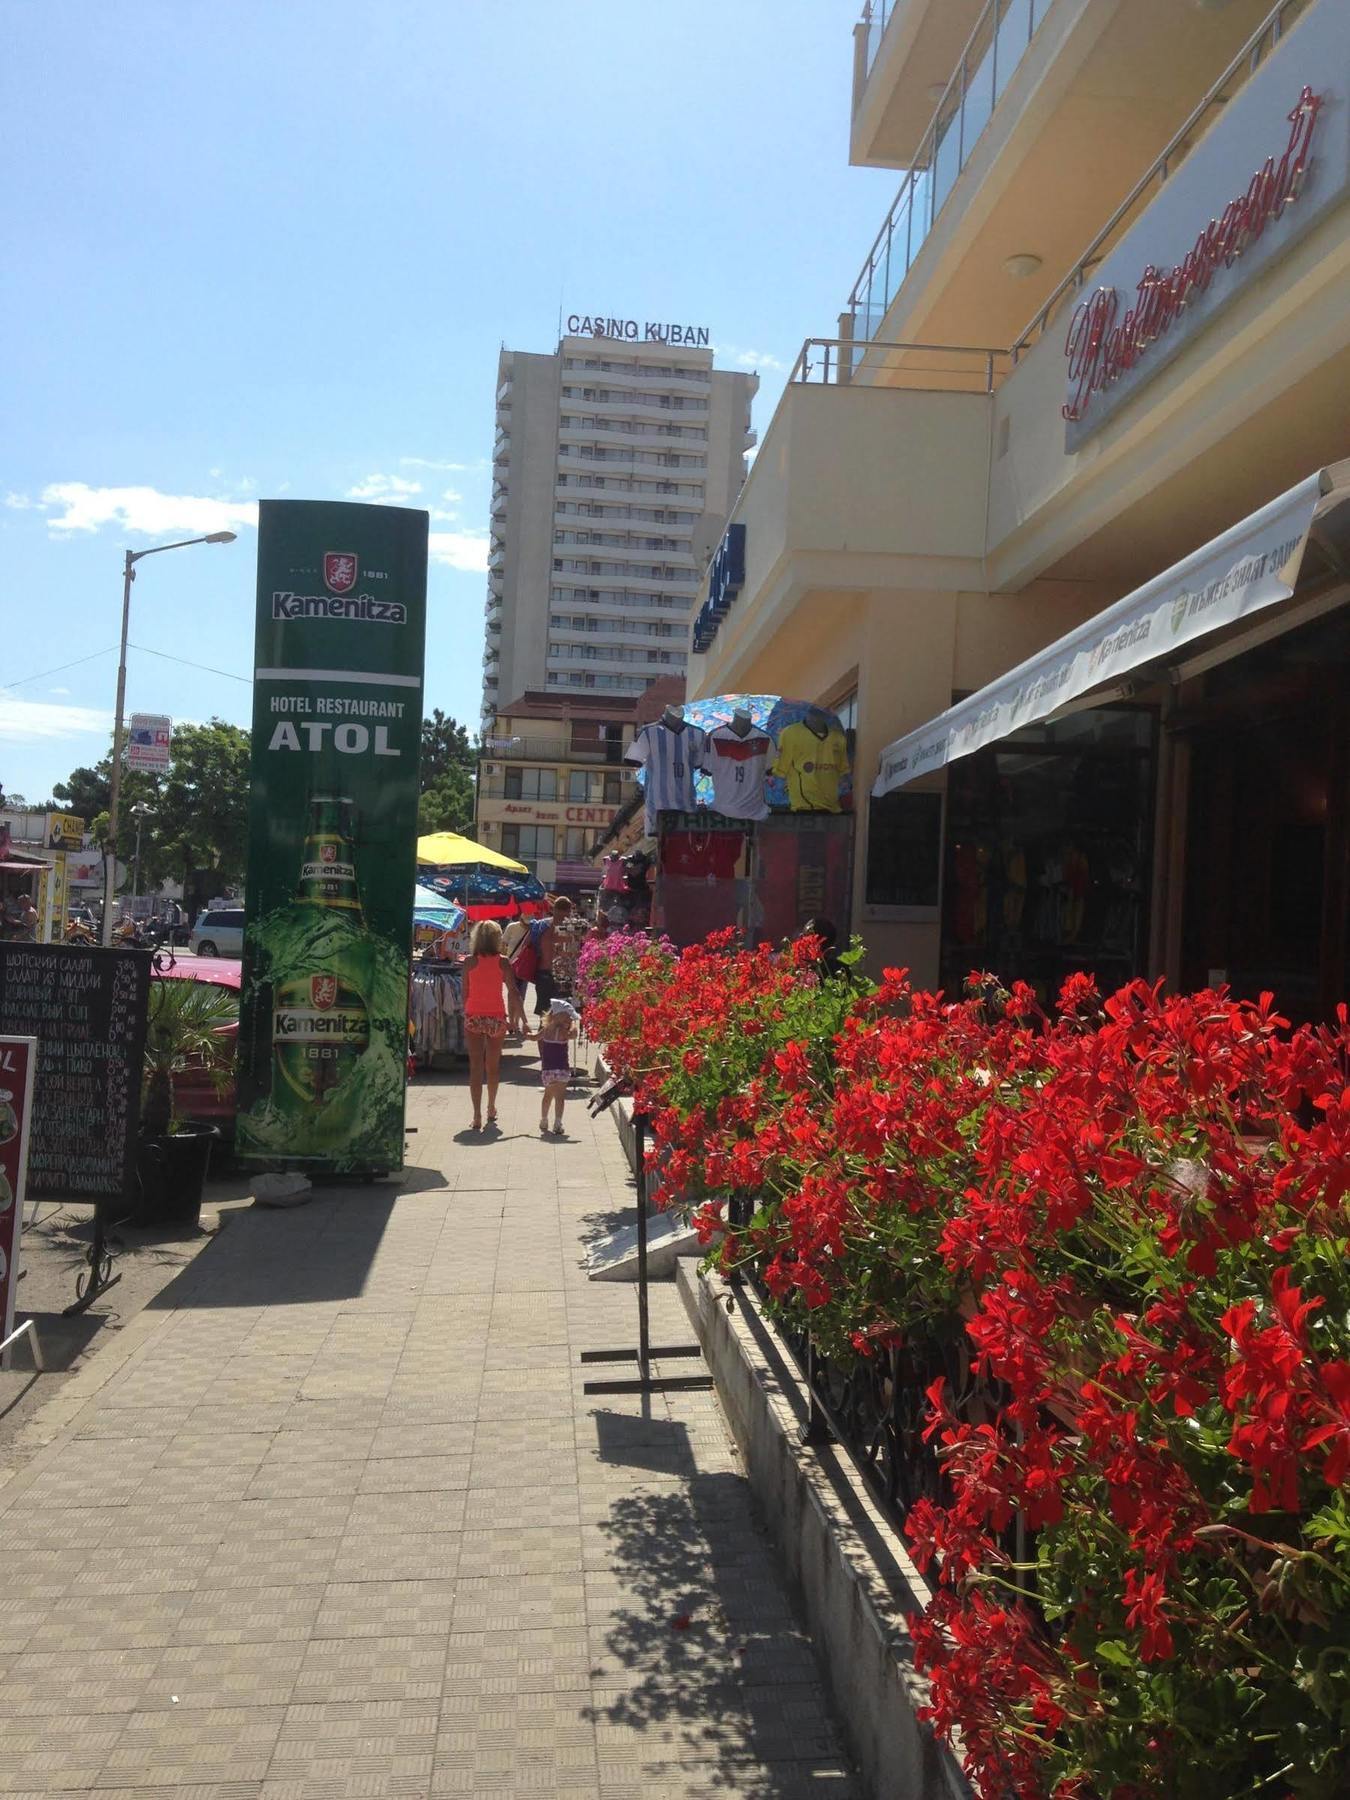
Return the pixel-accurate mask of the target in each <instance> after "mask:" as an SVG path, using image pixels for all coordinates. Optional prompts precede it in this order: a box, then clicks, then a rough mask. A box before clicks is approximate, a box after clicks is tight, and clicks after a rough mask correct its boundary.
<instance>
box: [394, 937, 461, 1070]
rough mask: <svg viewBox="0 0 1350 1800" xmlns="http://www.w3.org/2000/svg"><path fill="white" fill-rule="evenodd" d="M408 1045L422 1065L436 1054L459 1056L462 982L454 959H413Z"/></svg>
mask: <svg viewBox="0 0 1350 1800" xmlns="http://www.w3.org/2000/svg"><path fill="white" fill-rule="evenodd" d="M408 1024H409V1026H410V1028H411V1037H410V1039H409V1048H410V1051H411V1054H412V1056H413V1057H414V1058H415V1060H416V1061H417V1062H418V1063H419V1064H420V1065H421V1066H422V1067H423V1068H429V1067H430V1066H431V1062H432V1059H433V1058H434V1057H437V1056H463V1055H464V1053H465V1045H464V984H463V980H462V978H461V975H460V970H459V965H458V963H450V962H425V961H424V962H415V963H414V964H413V965H412V981H411V983H410V985H409V989H408Z"/></svg>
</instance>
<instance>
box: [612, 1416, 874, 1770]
mask: <svg viewBox="0 0 1350 1800" xmlns="http://www.w3.org/2000/svg"><path fill="white" fill-rule="evenodd" d="M596 1428H597V1435H598V1439H599V1448H600V1454H601V1458H602V1460H603V1461H605V1462H607V1463H614V1464H628V1465H631V1466H633V1467H635V1468H637V1469H640V1470H646V1471H648V1472H651V1473H655V1474H661V1475H667V1476H676V1477H680V1478H682V1481H681V1485H679V1486H677V1487H672V1486H667V1487H665V1488H663V1489H662V1490H661V1491H658V1492H650V1491H649V1492H645V1493H644V1492H638V1493H635V1494H632V1495H628V1496H625V1497H623V1498H621V1499H618V1500H615V1501H614V1502H613V1503H612V1505H611V1507H610V1511H609V1516H608V1518H607V1519H606V1520H605V1521H604V1522H603V1523H602V1524H601V1526H600V1530H601V1532H602V1533H603V1534H604V1536H605V1538H606V1540H607V1541H608V1545H609V1549H610V1559H609V1563H608V1568H609V1572H610V1573H611V1574H613V1575H615V1576H617V1577H618V1579H619V1584H620V1589H621V1594H622V1596H623V1600H624V1602H625V1603H623V1604H619V1605H617V1606H616V1607H615V1608H614V1609H613V1611H612V1612H611V1614H610V1621H609V1624H608V1626H607V1628H606V1629H605V1632H604V1652H605V1661H602V1663H601V1664H600V1666H598V1667H596V1668H594V1669H593V1670H592V1671H591V1681H592V1689H593V1692H594V1693H595V1695H596V1698H595V1700H594V1702H593V1703H592V1705H591V1706H590V1707H589V1708H587V1709H586V1712H585V1715H584V1716H585V1717H587V1718H588V1719H589V1720H590V1721H591V1722H593V1723H595V1724H597V1725H611V1726H618V1727H621V1728H624V1729H625V1730H627V1731H629V1732H632V1733H634V1734H636V1736H635V1741H634V1744H633V1749H632V1759H633V1761H634V1763H635V1764H641V1765H642V1767H643V1769H644V1772H645V1773H647V1774H648V1775H649V1776H650V1778H651V1779H652V1780H653V1782H655V1781H656V1780H657V1779H658V1778H659V1777H660V1776H661V1775H663V1774H664V1775H666V1776H668V1775H669V1773H670V1771H671V1769H672V1768H673V1767H678V1768H679V1769H680V1771H681V1774H682V1775H683V1776H688V1775H689V1774H691V1773H692V1772H693V1771H697V1772H698V1775H699V1776H700V1777H701V1779H702V1781H703V1782H705V1783H706V1784H707V1785H708V1786H711V1787H717V1788H725V1789H726V1790H727V1791H728V1792H730V1793H735V1794H737V1795H747V1796H751V1795H752V1796H755V1800H773V1797H776V1796H777V1797H782V1800H787V1796H789V1795H791V1796H794V1797H795V1796H799V1795H801V1794H803V1793H805V1792H806V1791H807V1789H808V1787H809V1788H811V1789H812V1791H814V1788H813V1784H812V1782H811V1775H812V1773H815V1772H818V1773H819V1774H820V1775H821V1776H822V1784H821V1785H822V1791H825V1790H828V1791H830V1792H834V1793H838V1792H840V1791H841V1789H845V1788H846V1789H847V1790H848V1791H850V1792H851V1791H852V1790H851V1787H849V1785H848V1783H847V1778H846V1776H845V1775H844V1774H843V1765H842V1763H841V1761H840V1751H839V1747H838V1744H837V1742H836V1740H835V1737H834V1733H833V1730H832V1727H831V1726H830V1724H829V1722H828V1719H827V1718H826V1717H825V1715H824V1712H823V1702H822V1699H821V1690H820V1686H819V1675H818V1672H817V1670H816V1666H815V1661H814V1656H813V1653H812V1650H811V1646H810V1643H809V1641H808V1639H807V1638H806V1637H805V1634H804V1633H802V1632H801V1631H800V1630H799V1629H798V1627H797V1625H796V1622H795V1620H794V1619H793V1616H792V1612H791V1608H790V1605H789V1603H788V1601H787V1598H786V1594H785V1591H784V1589H783V1588H782V1586H781V1584H780V1581H779V1579H778V1574H777V1570H776V1568H775V1567H774V1566H773V1565H772V1562H771V1560H770V1559H771V1552H770V1551H769V1550H768V1548H767V1545H766V1543H765V1541H764V1539H763V1536H762V1533H761V1532H760V1530H759V1528H758V1527H757V1526H756V1524H755V1522H754V1520H753V1518H752V1515H751V1511H750V1503H749V1498H748V1494H747V1490H746V1486H745V1482H744V1481H743V1480H742V1478H741V1477H740V1476H739V1475H736V1474H732V1473H716V1474H700V1473H698V1471H697V1465H696V1462H695V1458H694V1453H693V1450H692V1448H691V1446H690V1443H689V1437H688V1433H687V1431H686V1429H685V1427H684V1425H683V1424H681V1423H680V1422H679V1421H678V1420H671V1419H666V1418H657V1417H654V1416H646V1417H642V1418H636V1417H632V1416H629V1415H621V1414H605V1413H600V1414H597V1415H596ZM648 1735H649V1736H650V1744H651V1748H650V1751H649V1752H648V1754H647V1755H646V1756H644V1752H643V1738H644V1736H648ZM672 1757H674V1758H676V1759H677V1760H676V1761H675V1762H674V1763H672ZM804 1784H805V1785H804Z"/></svg>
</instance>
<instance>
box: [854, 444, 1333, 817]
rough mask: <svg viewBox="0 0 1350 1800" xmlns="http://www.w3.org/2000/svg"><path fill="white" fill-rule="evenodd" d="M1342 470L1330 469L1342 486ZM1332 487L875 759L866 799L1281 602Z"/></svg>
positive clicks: (1183, 565) (1123, 605)
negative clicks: (877, 766)
mask: <svg viewBox="0 0 1350 1800" xmlns="http://www.w3.org/2000/svg"><path fill="white" fill-rule="evenodd" d="M1344 473H1345V465H1344V464H1337V465H1336V476H1337V477H1342V476H1343V475H1344ZM1335 486H1336V480H1335V479H1334V478H1333V476H1332V475H1331V474H1330V473H1329V472H1328V471H1327V470H1326V469H1319V470H1318V472H1317V473H1316V474H1315V475H1310V476H1309V477H1308V479H1307V480H1306V481H1301V482H1300V483H1299V484H1298V486H1297V487H1295V488H1290V490H1289V492H1288V493H1287V494H1282V495H1281V496H1280V498H1279V499H1278V500H1272V501H1271V502H1270V504H1269V505H1268V506H1263V507H1262V508H1261V510H1260V512H1255V513H1252V514H1251V516H1250V517H1249V518H1246V519H1244V520H1243V521H1242V523H1241V524H1240V525H1235V526H1233V528H1232V529H1231V530H1230V531H1225V532H1224V534H1223V536H1222V537H1217V538H1214V539H1213V540H1212V542H1210V543H1208V544H1206V545H1205V546H1204V548H1203V549H1201V550H1197V551H1196V552H1195V554H1194V555H1193V556H1188V557H1187V558H1186V559H1185V560H1184V561H1183V562H1179V563H1176V564H1174V565H1173V566H1172V568H1170V569H1168V570H1167V571H1166V573H1165V574H1162V575H1158V576H1155V578H1154V579H1153V580H1152V581H1150V582H1148V583H1147V585H1146V586H1144V587H1141V588H1136V589H1135V591H1134V593H1132V594H1127V595H1126V596H1125V598H1124V599H1123V600H1118V601H1117V602H1116V604H1115V605H1114V606H1109V607H1107V609H1106V611H1105V612H1102V613H1098V614H1097V616H1096V617H1095V618H1093V619H1089V620H1088V621H1087V623H1086V624H1084V625H1079V626H1078V627H1077V628H1076V629H1075V630H1073V631H1071V632H1069V633H1067V635H1066V636H1064V637H1062V638H1060V639H1059V640H1058V641H1057V642H1056V643H1053V644H1051V645H1050V646H1049V647H1048V648H1047V649H1045V650H1041V651H1039V652H1038V653H1037V654H1036V655H1035V656H1032V657H1028V659H1027V660H1026V662H1024V663H1020V664H1019V665H1018V667H1017V668H1015V669H1012V670H1011V671H1010V672H1009V673H1008V674H1007V675H1002V676H1000V677H999V679H998V680H997V681H991V682H990V683H989V685H988V687H984V688H981V689H980V691H979V692H978V693H977V694H972V695H971V696H970V698H969V699H968V700H962V701H961V702H960V703H959V704H958V705H956V706H953V707H949V708H948V710H947V711H946V712H945V713H941V714H940V715H939V716H938V717H937V718H936V719H932V720H930V721H929V723H928V724H927V725H924V726H922V727H921V728H920V729H919V730H918V731H911V732H909V733H908V734H907V735H906V736H905V737H902V738H897V739H896V740H895V742H894V743H893V744H889V745H888V746H887V747H886V749H885V750H883V751H882V753H881V767H880V769H879V771H878V774H877V778H876V780H875V782H874V783H873V784H872V792H873V793H874V794H878V795H879V794H889V793H891V792H892V790H893V789H895V788H898V787H904V785H905V783H906V782H909V781H914V780H916V779H917V778H918V777H919V776H920V775H927V774H930V773H931V772H932V771H933V770H934V769H940V768H942V767H943V766H944V765H945V764H946V763H949V762H955V761H956V759H957V757H959V756H969V755H970V754H971V753H972V752H973V751H975V750H981V749H983V748H984V746H985V745H986V744H993V743H997V742H998V740H999V739H1000V738H1005V737H1007V736H1008V735H1009V733H1010V732H1014V731H1019V730H1021V728H1022V727H1023V726H1025V725H1032V724H1035V722H1036V721H1037V720H1038V719H1046V718H1049V716H1050V715H1051V714H1052V713H1054V712H1058V710H1059V709H1060V707H1062V706H1066V705H1067V704H1068V703H1069V701H1071V700H1076V699H1078V697H1079V696H1080V695H1082V694H1087V693H1090V692H1091V691H1092V689H1093V688H1097V687H1101V686H1102V685H1103V684H1104V683H1108V682H1110V681H1113V680H1116V679H1118V678H1119V677H1120V676H1122V675H1125V674H1128V672H1129V671H1130V670H1131V669H1137V668H1139V667H1141V666H1142V665H1143V664H1144V663H1152V662H1159V661H1160V660H1162V659H1163V658H1165V657H1166V656H1168V655H1170V654H1171V653H1172V652H1173V651H1175V650H1178V649H1180V647H1181V646H1182V645H1183V644H1189V643H1191V642H1192V641H1193V640H1194V639H1196V638H1198V637H1204V636H1205V635H1206V634H1207V633H1209V632H1211V631H1217V630H1218V629H1219V627H1220V626H1222V625H1231V624H1233V623H1234V621H1235V620H1238V619H1242V618H1245V617H1246V616H1247V615H1248V614H1249V613H1254V612H1259V611H1260V610H1261V608H1262V607H1266V606H1274V605H1276V604H1277V603H1278V602H1279V601H1281V600H1287V599H1288V598H1289V597H1290V595H1291V594H1292V593H1293V591H1294V584H1295V583H1296V582H1297V580H1298V571H1299V565H1300V564H1301V563H1302V561H1303V552H1304V550H1305V548H1306V547H1307V542H1308V531H1309V528H1310V527H1311V525H1312V521H1313V515H1314V513H1315V512H1316V510H1317V507H1318V502H1319V500H1321V498H1322V496H1323V495H1324V494H1327V493H1329V492H1330V491H1331V490H1332V488H1333V487H1335Z"/></svg>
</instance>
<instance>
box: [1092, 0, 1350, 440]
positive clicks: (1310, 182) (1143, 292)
mask: <svg viewBox="0 0 1350 1800" xmlns="http://www.w3.org/2000/svg"><path fill="white" fill-rule="evenodd" d="M1347 69H1350V7H1346V6H1319V7H1313V8H1311V9H1309V10H1308V11H1307V13H1306V14H1305V15H1304V16H1303V17H1301V18H1299V20H1298V21H1297V25H1296V28H1292V29H1290V30H1288V31H1286V32H1285V34H1284V35H1283V36H1282V37H1281V39H1280V41H1279V43H1278V44H1277V45H1276V46H1275V48H1274V49H1273V50H1272V51H1271V53H1270V54H1269V55H1268V56H1267V57H1266V58H1265V60H1264V61H1263V62H1262V64H1261V66H1260V68H1258V69H1257V70H1256V71H1255V73H1253V74H1252V75H1251V76H1250V78H1249V79H1248V80H1247V81H1246V82H1245V83H1244V84H1243V85H1242V87H1241V88H1239V90H1238V91H1237V92H1236V93H1235V94H1234V95H1233V97H1232V98H1231V99H1230V100H1229V101H1228V103H1227V104H1226V105H1225V106H1224V108H1223V112H1222V115H1221V116H1220V117H1219V118H1217V119H1216V120H1215V122H1214V123H1213V124H1212V125H1211V127H1210V129H1209V130H1208V131H1207V132H1206V133H1205V134H1204V136H1203V137H1202V138H1201V139H1200V141H1199V142H1198V143H1197V144H1196V146H1195V148H1194V149H1193V150H1191V151H1190V153H1189V154H1188V155H1187V156H1186V157H1185V158H1184V160H1182V161H1181V162H1180V163H1179V164H1178V165H1177V167H1176V168H1175V170H1174V171H1172V172H1170V173H1169V174H1168V176H1167V178H1166V180H1165V181H1163V182H1162V183H1161V184H1160V185H1159V186H1158V188H1157V189H1156V191H1155V193H1154V195H1153V197H1152V199H1151V200H1150V201H1149V203H1148V204H1147V206H1146V207H1145V209H1144V211H1143V212H1142V213H1141V214H1140V216H1139V218H1138V219H1137V221H1136V222H1135V224H1134V225H1133V226H1132V227H1131V228H1130V230H1129V231H1128V232H1127V233H1126V234H1125V236H1124V237H1123V238H1122V239H1121V241H1120V242H1119V243H1118V244H1117V245H1116V246H1115V247H1114V248H1113V249H1112V250H1111V251H1110V252H1109V253H1108V254H1107V256H1106V258H1105V259H1104V261H1103V262H1102V264H1101V266H1100V267H1099V268H1098V269H1096V270H1095V271H1094V278H1095V280H1096V282H1097V283H1098V286H1097V289H1096V291H1095V292H1094V293H1092V294H1091V295H1090V296H1089V297H1087V298H1086V299H1084V301H1083V302H1082V304H1081V305H1080V306H1079V307H1078V309H1077V310H1076V312H1075V313H1074V315H1073V319H1072V322H1071V324H1070V326H1069V330H1068V334H1067V338H1066V342H1065V357H1066V362H1065V374H1066V392H1065V396H1064V405H1063V413H1064V419H1065V447H1066V450H1068V451H1070V452H1072V451H1073V450H1075V449H1076V448H1077V447H1078V446H1079V445H1080V444H1081V443H1083V442H1084V441H1085V440H1086V439H1087V437H1088V436H1090V435H1091V434H1092V433H1093V432H1095V431H1097V430H1098V429H1100V427H1101V426H1103V425H1104V424H1105V423H1106V422H1107V421H1108V420H1109V419H1110V418H1112V417H1113V416H1114V414H1115V413H1116V412H1117V411H1118V410H1119V408H1120V407H1121V406H1122V405H1124V404H1125V402H1126V401H1127V400H1128V399H1129V398H1130V397H1131V396H1132V395H1133V394H1135V393H1136V392H1137V391H1138V389H1139V388H1140V387H1141V386H1142V385H1143V384H1144V383H1146V382H1148V381H1150V380H1152V378H1153V377H1154V376H1155V375H1157V374H1158V373H1159V372H1160V371H1161V370H1162V369H1164V368H1166V367H1167V366H1168V365H1169V363H1170V362H1171V361H1172V359H1173V358H1174V357H1175V356H1177V355H1178V354H1179V353H1180V352H1181V351H1182V350H1183V349H1184V348H1186V347H1187V346H1188V345H1190V344H1192V343H1193V342H1194V341H1195V339H1196V338H1197V336H1198V335H1199V334H1200V333H1201V332H1202V331H1203V330H1205V328H1206V327H1207V326H1208V325H1209V324H1210V323H1211V321H1212V320H1214V319H1215V318H1216V317H1217V315H1218V314H1219V313H1220V312H1221V311H1222V310H1223V309H1224V308H1225V307H1227V306H1228V305H1229V304H1230V303H1231V302H1232V301H1234V300H1236V299H1237V298H1238V297H1239V296H1240V295H1242V294H1244V293H1247V292H1249V291H1250V289H1251V288H1252V286H1253V284H1254V283H1255V282H1256V281H1257V280H1258V278H1259V277H1261V276H1262V275H1264V274H1266V273H1267V272H1269V271H1270V270H1271V269H1272V268H1274V267H1275V266H1276V265H1277V264H1278V263H1279V261H1280V260H1281V259H1282V258H1284V257H1286V256H1287V255H1288V254H1289V252H1290V251H1291V250H1292V249H1293V248H1294V246H1295V245H1296V244H1297V243H1298V242H1299V241H1300V240H1301V239H1302V238H1304V237H1306V236H1307V234H1308V233H1309V232H1310V231H1311V230H1312V229H1313V228H1314V227H1315V226H1316V225H1317V224H1318V223H1319V222H1320V221H1321V220H1322V219H1323V218H1324V217H1325V216H1326V214H1327V213H1328V212H1329V211H1330V210H1331V209H1332V208H1333V207H1335V206H1337V205H1339V204H1341V203H1342V202H1343V201H1344V199H1345V198H1346V195H1347V191H1348V190H1350V104H1348V102H1350V82H1348V81H1347V77H1346V71H1347Z"/></svg>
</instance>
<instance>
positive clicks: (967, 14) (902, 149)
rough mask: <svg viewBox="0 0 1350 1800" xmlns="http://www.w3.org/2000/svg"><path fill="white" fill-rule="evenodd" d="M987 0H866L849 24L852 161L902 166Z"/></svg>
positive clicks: (892, 167)
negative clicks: (850, 26)
mask: <svg viewBox="0 0 1350 1800" xmlns="http://www.w3.org/2000/svg"><path fill="white" fill-rule="evenodd" d="M983 4H984V0H865V4H864V6H863V9H862V18H861V19H860V20H859V22H858V23H857V25H855V26H854V28H853V114H852V127H851V131H850V145H849V161H850V162H852V163H858V164H866V165H870V166H871V167H873V168H886V169H900V168H907V167H908V166H909V164H910V163H911V162H912V160H913V158H914V152H915V149H916V147H917V145H918V143H919V139H920V138H921V137H922V135H923V128H924V126H925V124H926V123H927V121H928V119H929V117H930V116H931V114H932V110H933V101H934V100H935V99H938V98H940V96H941V94H942V93H943V92H945V89H946V86H947V82H948V79H949V78H950V76H951V72H952V70H953V69H954V68H955V67H956V66H957V63H958V62H959V61H960V58H961V52H962V50H963V49H964V48H965V45H966V42H967V40H968V39H969V37H970V34H971V32H972V31H973V30H974V28H975V22H976V20H977V19H978V18H979V16H980V12H981V9H982V6H983Z"/></svg>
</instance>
